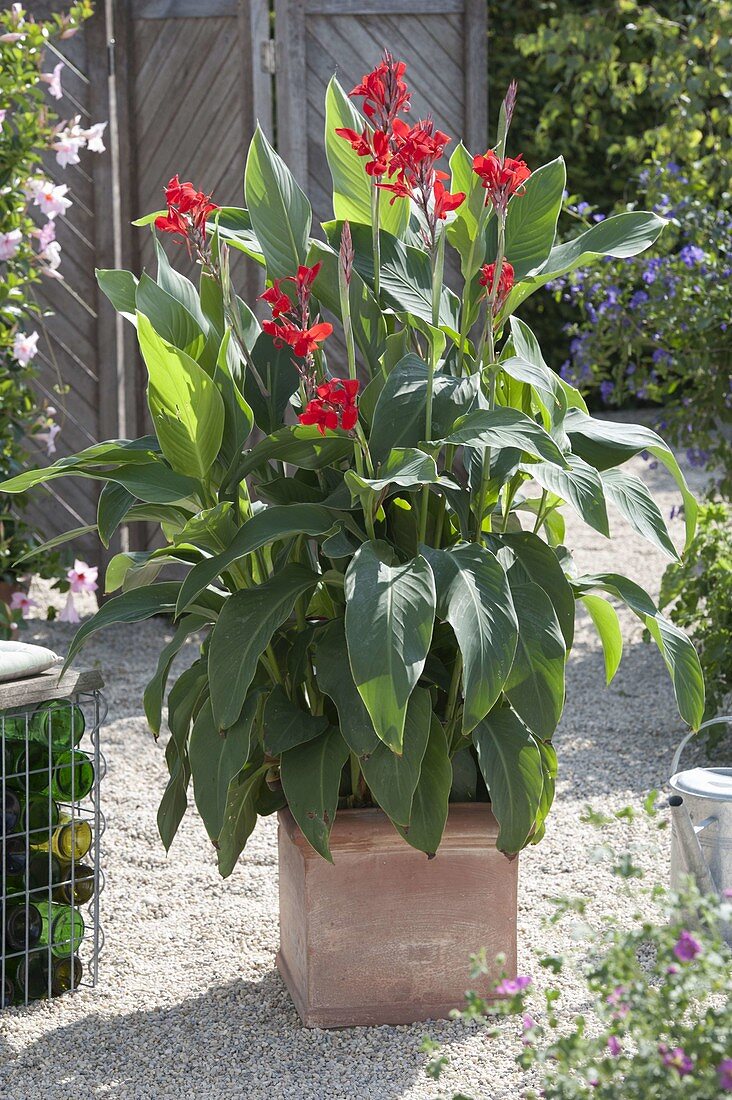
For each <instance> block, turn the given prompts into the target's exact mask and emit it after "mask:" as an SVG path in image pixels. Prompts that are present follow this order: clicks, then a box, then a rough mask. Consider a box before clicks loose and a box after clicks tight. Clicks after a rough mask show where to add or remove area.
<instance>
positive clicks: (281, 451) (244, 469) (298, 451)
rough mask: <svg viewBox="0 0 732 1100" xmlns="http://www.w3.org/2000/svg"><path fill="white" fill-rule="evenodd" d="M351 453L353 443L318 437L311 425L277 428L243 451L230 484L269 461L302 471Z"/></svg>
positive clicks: (332, 436)
mask: <svg viewBox="0 0 732 1100" xmlns="http://www.w3.org/2000/svg"><path fill="white" fill-rule="evenodd" d="M351 454H353V440H352V439H351V438H350V436H347V435H336V434H335V432H334V433H333V434H330V433H329V434H328V435H321V434H320V432H319V431H318V429H317V427H316V426H315V425H314V424H312V425H310V424H308V425H305V424H298V425H297V427H295V428H289V427H288V428H280V430H279V431H278V432H274V433H273V434H272V435H270V436H268V437H267V438H266V439H263V440H262V441H261V442H260V443H257V444H256V446H254V447H252V449H251V451H246V452H245V453H244V454H243V455H242V457H241V459H240V461H239V464H238V465H237V467H236V470H235V471H234V474H233V478H232V480H233V482H239V481H242V480H243V479H244V478H245V477H246V476H247V474H250V473H252V471H253V470H257V469H260V468H261V467H262V466H263V465H264V464H265V463H267V462H270V461H272V460H276V461H277V462H288V463H289V464H290V465H292V466H299V467H300V468H301V469H303V470H321V469H322V468H323V467H324V466H331V465H333V464H334V463H336V462H340V461H341V459H344V458H347V457H348V456H349V455H351Z"/></svg>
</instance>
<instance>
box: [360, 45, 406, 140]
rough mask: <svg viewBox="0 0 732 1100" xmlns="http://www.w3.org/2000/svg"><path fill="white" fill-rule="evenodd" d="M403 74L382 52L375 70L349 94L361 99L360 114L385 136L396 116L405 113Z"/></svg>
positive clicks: (399, 63)
mask: <svg viewBox="0 0 732 1100" xmlns="http://www.w3.org/2000/svg"><path fill="white" fill-rule="evenodd" d="M406 71H407V66H406V65H405V64H404V62H403V61H395V60H394V58H393V57H392V55H391V54H390V53H389V51H388V50H384V56H383V58H382V60H381V61H380V62H379V64H378V65H377V66H376V68H375V69H373V70H372V71H371V72H370V73H367V74H366V76H364V78H363V80H362V81H361V83H360V84H357V85H356V87H355V88H354V89H353V90H352V91H351V92H350V95H352V96H363V113H364V114H365V115H366V117H367V118H368V119H370V120H371V121H372V122H374V124H375V126H376V129H377V130H382V131H383V132H384V133H385V134H388V133H389V130H390V128H391V125H392V123H393V122H394V119H395V118H396V117H397V115H398V113H399V112H400V111H404V112H406V111H408V110H409V100H410V98H411V93H410V92H409V90H408V89H407V85H406V83H405V81H404V74H405V72H406Z"/></svg>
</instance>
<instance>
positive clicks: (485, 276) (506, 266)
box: [478, 260, 514, 314]
mask: <svg viewBox="0 0 732 1100" xmlns="http://www.w3.org/2000/svg"><path fill="white" fill-rule="evenodd" d="M495 276H496V265H495V264H483V266H482V267H481V269H480V277H479V280H478V281H479V282H480V285H481V286H484V287H487V291H486V293H487V295H488V297H490V296H491V295H492V293H493V282H494V279H495ZM513 283H514V272H513V266H512V265H511V264H510V263H509V262H508V260H504V261H503V263H502V264H501V274H500V275H499V276H498V291H497V292H496V300H495V302H494V303H493V313H494V314H496V313H500V311H501V310H502V309H503V305H504V303H505V301H506V298H508V296H509V294H510V293H511V288H512V287H513Z"/></svg>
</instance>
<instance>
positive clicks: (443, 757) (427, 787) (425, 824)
mask: <svg viewBox="0 0 732 1100" xmlns="http://www.w3.org/2000/svg"><path fill="white" fill-rule="evenodd" d="M451 786H452V765H451V763H450V756H449V753H448V751H447V739H446V737H445V731H444V730H443V728H442V725H441V724H440V721H439V719H438V718H437V715H435V714H433V715H432V720H431V723H430V735H429V740H428V741H427V748H426V750H425V754H424V757H423V758H422V767H421V768H420V773H419V781H418V783H417V786H416V787H415V790H414V797H413V799H412V812H411V814H410V817H409V825H408V826H406V827H405V826H403V825H399V824H397V825H396V827H397V829H398V830H399V832H400V833H401V834H402V836H403V837H404V839H405V840H406V841H407V843H408V844H411V845H412V847H413V848H416V849H417V850H418V851H420V852H425V853H426V854H427V855H428V856H433V855H435V853H436V852H437V849H438V848H439V846H440V841H441V840H442V834H443V832H444V829H445V822H446V821H447V810H448V799H449V797H450V787H451ZM395 824H396V823H395Z"/></svg>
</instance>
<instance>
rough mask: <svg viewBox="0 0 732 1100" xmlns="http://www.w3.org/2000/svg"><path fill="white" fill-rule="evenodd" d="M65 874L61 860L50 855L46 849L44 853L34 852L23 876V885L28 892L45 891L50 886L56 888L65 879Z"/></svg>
mask: <svg viewBox="0 0 732 1100" xmlns="http://www.w3.org/2000/svg"><path fill="white" fill-rule="evenodd" d="M65 877H66V876H65V873H64V870H63V866H62V864H61V860H60V859H58V857H57V856H55V855H53V854H51V855H50V857H49V852H48V849H46V851H45V852H34V853H33V854H32V855H31V857H30V860H29V861H28V870H27V871H26V875H25V885H26V888H27V889H28V891H29V892H31V893H33V892H35V891H38V890H47V889H48V887H49V885H50V886H58V884H59V883H60V882H63V881H64V879H65Z"/></svg>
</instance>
